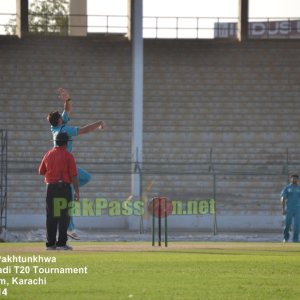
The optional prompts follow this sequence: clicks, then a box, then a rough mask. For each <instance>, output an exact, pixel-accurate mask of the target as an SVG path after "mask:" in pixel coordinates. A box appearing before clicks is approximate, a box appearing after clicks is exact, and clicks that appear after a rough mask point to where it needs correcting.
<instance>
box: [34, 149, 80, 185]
mask: <svg viewBox="0 0 300 300" xmlns="http://www.w3.org/2000/svg"><path fill="white" fill-rule="evenodd" d="M39 174H40V175H45V182H46V183H55V182H58V181H60V180H62V181H64V182H66V183H72V176H77V168H76V163H75V159H74V156H73V154H72V153H70V152H68V151H67V150H66V149H65V148H64V147H55V148H53V149H51V150H49V151H48V152H47V153H46V154H45V156H44V158H43V160H42V162H41V164H40V166H39Z"/></svg>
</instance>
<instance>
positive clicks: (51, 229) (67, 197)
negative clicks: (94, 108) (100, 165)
mask: <svg viewBox="0 0 300 300" xmlns="http://www.w3.org/2000/svg"><path fill="white" fill-rule="evenodd" d="M68 140H69V137H68V134H67V133H65V132H61V133H58V134H57V136H56V138H55V141H56V145H57V146H56V147H55V148H52V149H51V150H49V151H48V152H47V153H46V154H45V156H44V158H43V160H42V162H41V164H40V166H39V174H40V175H45V182H46V184H47V195H46V212H47V217H46V227H47V243H46V247H47V250H72V247H70V246H68V245H67V240H68V237H67V229H68V226H69V222H70V217H69V214H68V209H69V203H70V202H71V201H72V189H71V184H73V187H74V191H75V195H74V198H75V201H78V200H79V188H78V179H77V168H76V163H75V159H74V156H73V155H72V153H70V152H68V151H67V145H68ZM62 201H65V203H63V204H62ZM55 205H56V206H57V207H60V206H61V209H60V211H59V214H58V216H56V215H55V214H57V209H55ZM58 205H60V206H58ZM57 207H56V208H57ZM57 229H58V240H56V233H57Z"/></svg>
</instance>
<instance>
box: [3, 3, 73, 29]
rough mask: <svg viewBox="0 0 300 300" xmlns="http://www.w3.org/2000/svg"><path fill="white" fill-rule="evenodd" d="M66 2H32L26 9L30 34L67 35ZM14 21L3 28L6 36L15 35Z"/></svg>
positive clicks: (10, 21) (67, 4)
mask: <svg viewBox="0 0 300 300" xmlns="http://www.w3.org/2000/svg"><path fill="white" fill-rule="evenodd" d="M68 8H69V1H68V0H32V1H31V4H30V7H29V9H28V28H29V29H28V30H29V32H32V33H46V34H47V33H54V34H62V35H67V33H68V12H69V9H68ZM15 24H16V22H15V20H12V19H11V20H9V23H8V25H6V26H5V32H6V33H7V34H16V25H15Z"/></svg>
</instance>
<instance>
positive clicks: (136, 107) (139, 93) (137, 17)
mask: <svg viewBox="0 0 300 300" xmlns="http://www.w3.org/2000/svg"><path fill="white" fill-rule="evenodd" d="M128 11H129V26H128V38H129V40H131V45H132V138H131V160H132V175H131V195H132V196H133V199H135V200H137V199H138V200H140V199H139V197H140V196H141V195H140V191H141V176H140V172H137V171H136V170H137V169H139V170H141V169H142V167H141V164H142V162H143V86H144V44H143V0H128ZM137 164H138V166H139V168H137ZM131 226H132V227H134V228H131V229H136V228H137V227H138V223H136V224H134V223H132V222H129V227H131Z"/></svg>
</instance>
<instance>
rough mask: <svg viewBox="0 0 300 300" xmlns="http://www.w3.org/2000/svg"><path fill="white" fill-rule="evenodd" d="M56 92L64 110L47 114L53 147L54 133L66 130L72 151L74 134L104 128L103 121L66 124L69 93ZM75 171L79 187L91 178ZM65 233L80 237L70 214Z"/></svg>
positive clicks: (79, 169) (63, 91)
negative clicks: (84, 124)
mask: <svg viewBox="0 0 300 300" xmlns="http://www.w3.org/2000/svg"><path fill="white" fill-rule="evenodd" d="M58 92H59V98H60V99H61V100H62V101H63V102H64V111H63V112H62V114H60V113H59V112H58V111H54V112H51V113H49V114H48V117H47V119H48V121H49V123H50V124H51V132H52V135H53V141H54V147H55V146H56V144H55V139H56V135H57V134H59V133H61V132H66V133H67V134H68V136H69V142H68V146H67V150H68V151H69V152H72V149H73V137H74V136H78V135H81V134H85V133H90V132H92V131H95V130H97V129H99V130H104V129H105V123H104V122H103V121H102V120H100V121H97V122H94V123H91V124H88V125H86V126H83V127H77V126H68V125H67V123H68V122H69V121H70V116H69V115H70V112H71V110H72V107H71V98H70V95H69V93H68V92H67V91H66V90H65V89H63V88H60V89H59V90H58ZM77 172H78V185H79V187H82V186H83V185H85V184H87V183H88V182H89V181H90V180H91V175H90V174H89V173H88V172H87V171H85V170H84V169H82V168H79V167H77ZM67 233H68V236H69V237H71V238H73V239H76V240H79V239H80V238H79V236H78V234H77V233H76V230H75V224H74V220H73V217H72V216H70V224H69V227H68V232H67Z"/></svg>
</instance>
